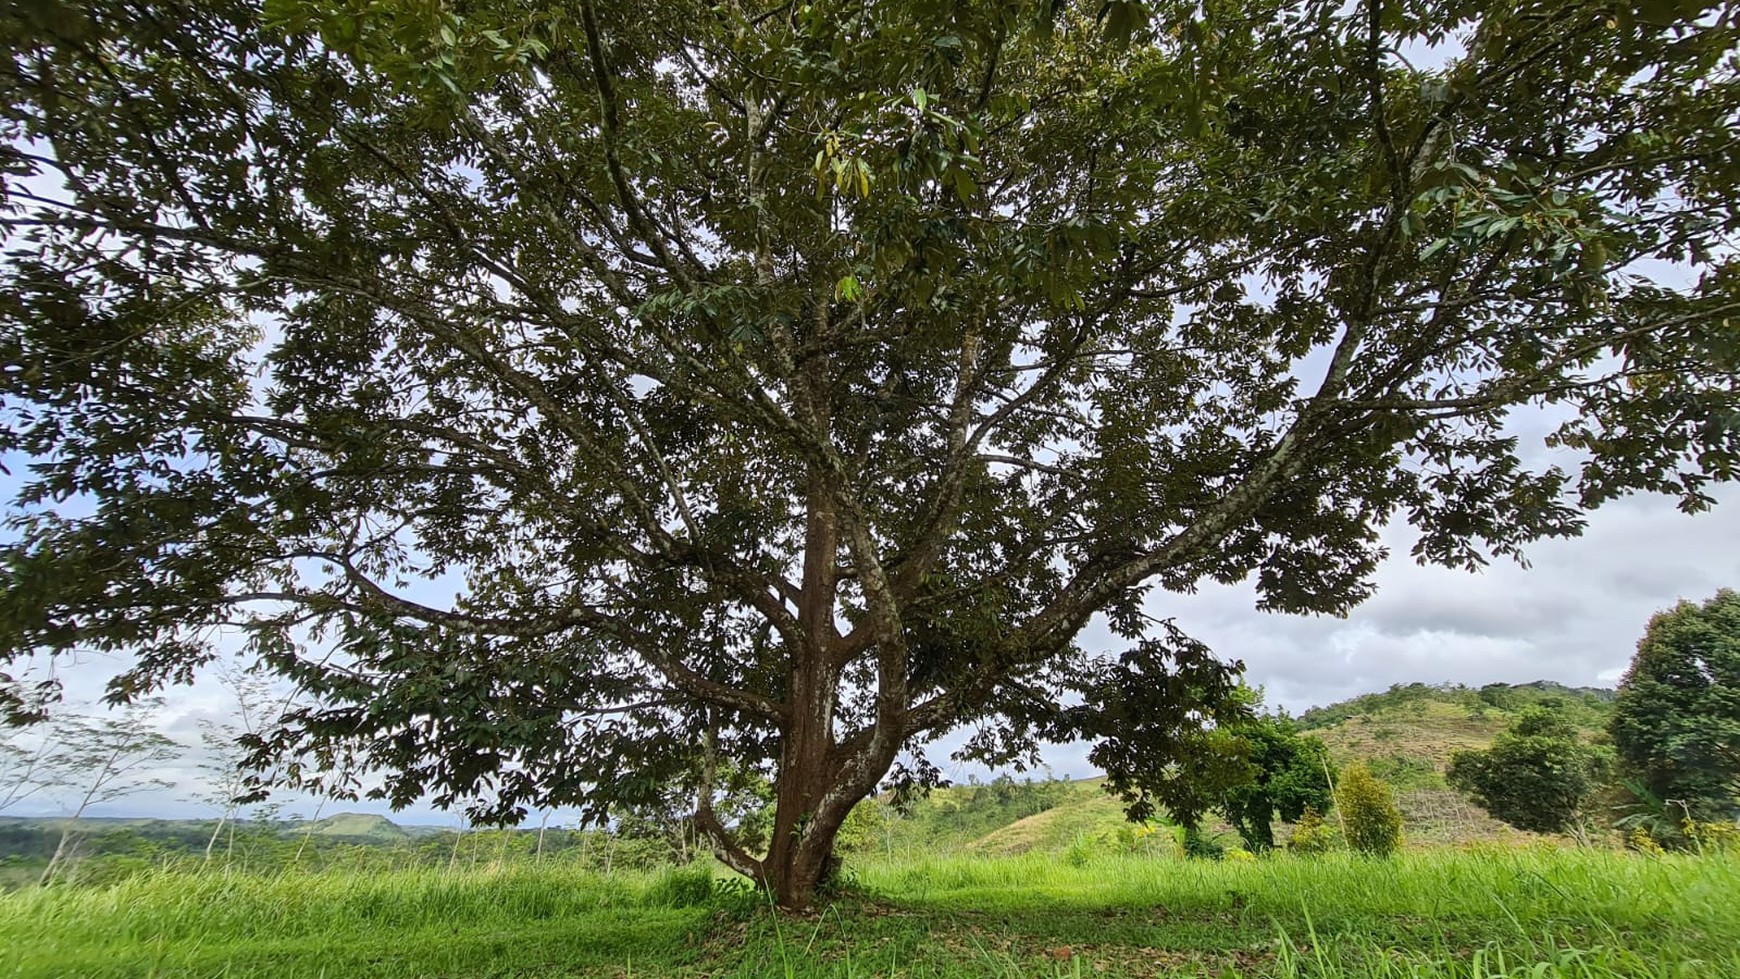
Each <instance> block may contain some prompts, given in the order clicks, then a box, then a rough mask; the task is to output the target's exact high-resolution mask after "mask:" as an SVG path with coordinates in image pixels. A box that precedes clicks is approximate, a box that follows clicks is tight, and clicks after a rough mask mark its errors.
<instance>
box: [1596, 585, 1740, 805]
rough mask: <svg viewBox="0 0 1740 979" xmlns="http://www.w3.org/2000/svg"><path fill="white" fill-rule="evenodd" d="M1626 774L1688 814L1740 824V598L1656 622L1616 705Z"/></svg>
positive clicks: (1688, 606) (1661, 616)
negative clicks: (1739, 787)
mask: <svg viewBox="0 0 1740 979" xmlns="http://www.w3.org/2000/svg"><path fill="white" fill-rule="evenodd" d="M1611 725H1612V726H1611V731H1612V732H1613V746H1614V750H1615V753H1616V754H1617V756H1618V760H1619V767H1620V771H1621V774H1622V775H1624V776H1625V777H1627V778H1628V779H1629V780H1632V781H1635V782H1636V783H1637V784H1638V785H1639V786H1641V788H1642V789H1644V790H1647V791H1645V792H1635V793H1634V794H1636V795H1638V796H1639V797H1640V798H1649V797H1655V798H1659V799H1662V800H1664V801H1665V802H1667V803H1670V804H1677V805H1679V806H1680V807H1681V808H1682V809H1683V810H1684V816H1685V818H1686V819H1695V820H1700V821H1702V820H1713V819H1726V818H1731V817H1732V816H1733V815H1734V814H1735V812H1736V810H1737V809H1740V803H1737V802H1736V799H1735V788H1736V786H1735V782H1736V779H1737V778H1740V593H1737V592H1735V591H1734V590H1733V589H1728V588H1724V589H1723V590H1721V591H1719V592H1717V593H1716V595H1715V597H1713V598H1711V599H1710V600H1709V601H1706V602H1705V603H1703V604H1702V605H1696V604H1693V603H1692V602H1680V603H1679V604H1678V605H1675V606H1674V607H1673V608H1672V609H1669V610H1668V611H1665V612H1661V613H1658V614H1657V615H1655V616H1654V617H1653V618H1651V619H1650V620H1649V627H1648V628H1647V629H1646V630H1645V631H1644V634H1643V638H1642V639H1641V640H1639V641H1638V643H1637V655H1636V656H1635V657H1633V658H1632V661H1631V668H1630V669H1629V670H1627V671H1626V674H1625V677H1624V679H1622V680H1620V682H1619V695H1618V697H1617V698H1616V700H1615V703H1614V712H1613V720H1612V722H1611Z"/></svg>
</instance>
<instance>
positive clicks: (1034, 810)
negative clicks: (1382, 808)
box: [876, 681, 1613, 856]
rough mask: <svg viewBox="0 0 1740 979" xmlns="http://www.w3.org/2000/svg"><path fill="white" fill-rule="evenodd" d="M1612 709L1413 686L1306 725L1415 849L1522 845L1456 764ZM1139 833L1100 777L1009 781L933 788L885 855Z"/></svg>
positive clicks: (1102, 839)
mask: <svg viewBox="0 0 1740 979" xmlns="http://www.w3.org/2000/svg"><path fill="white" fill-rule="evenodd" d="M1612 701H1613V692H1612V691H1611V690H1602V689H1596V688H1590V687H1566V686H1562V685H1560V684H1557V683H1552V682H1548V681H1536V682H1534V683H1525V684H1504V683H1495V684H1489V685H1487V686H1484V687H1479V688H1474V687H1465V686H1460V685H1449V684H1443V685H1430V684H1424V683H1413V684H1406V685H1398V686H1395V687H1391V688H1390V689H1389V690H1386V691H1383V692H1381V693H1372V694H1364V695H1362V696H1358V697H1354V698H1351V699H1349V700H1345V701H1342V702H1340V703H1336V704H1331V705H1329V706H1326V707H1318V708H1313V709H1311V710H1308V711H1306V712H1305V713H1304V714H1303V715H1301V716H1300V717H1299V718H1298V721H1299V724H1300V726H1301V727H1302V728H1303V729H1305V730H1306V731H1307V732H1309V733H1310V734H1313V735H1315V736H1317V737H1320V738H1322V739H1323V741H1324V742H1325V743H1326V744H1328V746H1329V751H1330V755H1331V757H1333V758H1334V760H1335V762H1336V764H1337V765H1346V764H1349V763H1351V762H1353V761H1359V760H1363V761H1365V762H1366V763H1367V764H1368V765H1370V766H1371V768H1372V770H1373V771H1375V772H1376V773H1377V774H1378V776H1379V777H1380V778H1382V779H1384V780H1385V781H1386V782H1388V783H1389V784H1390V785H1391V786H1392V787H1393V788H1394V789H1395V790H1396V795H1397V804H1398V805H1399V806H1400V807H1401V809H1402V814H1403V817H1404V819H1405V820H1406V831H1407V834H1408V838H1409V840H1410V841H1411V842H1412V843H1414V844H1415V845H1420V846H1432V845H1441V844H1456V843H1468V842H1474V841H1490V842H1506V843H1521V842H1527V841H1529V840H1532V839H1539V837H1538V836H1536V835H1535V834H1531V833H1524V832H1520V831H1518V830H1515V829H1512V828H1510V827H1508V826H1506V825H1504V824H1503V823H1500V822H1498V821H1497V820H1494V819H1492V818H1491V817H1489V816H1487V815H1486V813H1485V812H1483V811H1481V810H1480V809H1478V808H1477V807H1475V806H1474V805H1473V804H1471V803H1469V802H1468V801H1467V800H1466V799H1464V798H1462V797H1461V796H1460V795H1459V794H1458V793H1456V792H1453V791H1451V790H1450V789H1449V788H1448V787H1447V786H1446V785H1445V782H1444V772H1445V769H1447V768H1448V767H1449V764H1450V758H1451V756H1452V755H1454V754H1455V753H1456V752H1457V751H1462V750H1469V749H1480V748H1485V747H1487V746H1488V745H1490V744H1491V743H1492V739H1493V737H1494V736H1496V735H1497V734H1498V733H1499V732H1500V731H1503V730H1504V729H1505V728H1507V727H1509V726H1510V725H1511V724H1512V723H1514V722H1515V721H1516V719H1517V718H1518V717H1519V716H1520V715H1521V713H1522V711H1523V710H1525V709H1527V708H1529V707H1532V706H1537V705H1540V706H1547V707H1550V708H1552V709H1555V710H1559V711H1562V712H1563V713H1564V714H1565V716H1566V717H1568V718H1569V719H1570V720H1571V722H1572V723H1573V724H1574V725H1575V726H1577V727H1578V728H1579V729H1581V730H1582V731H1583V732H1584V733H1585V735H1587V736H1589V737H1600V736H1601V732H1602V730H1603V729H1604V728H1605V726H1606V723H1607V718H1608V717H1609V716H1610V715H1611V712H1612ZM1211 828H1212V827H1211ZM1220 829H1221V830H1222V831H1223V832H1224V831H1225V828H1224V827H1221V828H1220ZM1131 834H1132V827H1130V826H1129V824H1128V823H1127V822H1126V821H1125V819H1124V814H1123V809H1122V806H1121V805H1120V803H1119V802H1118V800H1116V799H1115V798H1113V797H1111V796H1109V795H1107V794H1106V792H1105V791H1104V788H1103V786H1102V780H1100V779H1086V780H1080V781H1056V780H1051V781H1016V780H1014V779H1009V778H1001V779H998V780H996V781H993V782H990V783H972V784H968V785H961V786H954V787H951V788H944V789H937V790H935V791H934V792H932V793H931V794H930V796H929V797H927V798H926V799H924V800H922V801H921V802H920V803H919V804H918V805H917V807H916V808H915V809H914V810H913V811H912V812H911V813H910V814H908V815H906V816H904V817H897V818H894V819H892V820H890V822H889V823H888V825H887V826H886V827H885V828H884V830H883V833H882V839H881V840H880V841H879V842H878V845H877V847H876V849H878V850H883V851H885V852H887V853H890V854H905V855H909V856H910V855H915V854H918V853H923V852H930V853H940V854H955V853H959V854H984V855H996V856H1005V855H1014V854H1021V853H1029V852H1038V853H1062V852H1064V851H1066V850H1068V849H1070V848H1071V847H1073V846H1081V845H1083V844H1086V845H1088V846H1091V847H1095V848H1099V849H1107V848H1111V849H1129V848H1130V847H1132V846H1133V845H1135V843H1134V842H1133V841H1132V839H1131ZM1162 842H1163V841H1162Z"/></svg>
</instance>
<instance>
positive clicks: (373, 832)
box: [305, 812, 411, 843]
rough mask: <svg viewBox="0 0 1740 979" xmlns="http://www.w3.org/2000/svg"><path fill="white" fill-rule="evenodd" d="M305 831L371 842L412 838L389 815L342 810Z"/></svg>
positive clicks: (388, 841) (391, 841)
mask: <svg viewBox="0 0 1740 979" xmlns="http://www.w3.org/2000/svg"><path fill="white" fill-rule="evenodd" d="M305 831H306V832H308V833H312V834H313V835H315V836H326V837H336V838H342V839H345V840H355V841H367V842H371V843H396V842H400V841H403V840H408V839H410V838H411V834H410V833H408V832H406V831H405V828H404V827H402V826H400V825H399V824H397V823H395V822H393V821H392V820H390V819H388V818H387V817H385V816H377V815H374V814H372V813H362V812H341V813H339V814H337V815H335V816H328V817H326V818H325V819H322V820H319V821H317V822H315V823H313V824H311V825H309V826H308V827H307V829H306V830H305Z"/></svg>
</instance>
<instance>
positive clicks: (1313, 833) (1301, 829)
mask: <svg viewBox="0 0 1740 979" xmlns="http://www.w3.org/2000/svg"><path fill="white" fill-rule="evenodd" d="M1287 849H1289V850H1291V851H1293V852H1294V853H1299V854H1304V855H1305V856H1316V855H1318V854H1320V853H1328V852H1329V851H1330V850H1333V849H1335V830H1334V829H1333V828H1331V827H1330V825H1329V824H1328V823H1326V822H1324V821H1323V817H1322V816H1320V815H1318V814H1317V810H1316V809H1312V808H1307V809H1306V810H1305V814H1304V815H1303V816H1300V817H1299V822H1298V823H1296V824H1294V826H1293V835H1292V836H1291V837H1290V838H1288V840H1287Z"/></svg>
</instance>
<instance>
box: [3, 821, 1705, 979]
mask: <svg viewBox="0 0 1740 979" xmlns="http://www.w3.org/2000/svg"><path fill="white" fill-rule="evenodd" d="M850 874H851V878H852V881H853V883H852V886H851V889H850V890H849V891H848V892H847V894H846V896H843V897H839V898H837V899H835V900H834V901H833V902H832V903H830V904H828V905H826V906H825V907H824V908H823V909H822V910H820V911H818V912H817V913H816V914H812V915H808V916H786V915H776V914H773V913H771V912H769V911H767V910H766V909H764V908H761V907H759V906H758V905H757V903H756V899H755V898H754V897H753V896H752V895H750V894H748V893H747V892H746V891H744V890H743V889H741V888H737V887H733V886H730V885H729V884H721V883H719V882H716V881H713V880H712V879H711V878H710V877H709V876H708V872H706V871H695V870H691V871H674V872H667V873H665V874H660V875H650V874H649V875H638V876H636V875H628V876H624V875H616V876H612V877H603V876H599V875H597V874H592V873H585V872H580V871H576V870H573V869H571V868H566V867H563V866H560V865H551V864H544V865H541V866H540V865H534V864H530V863H526V864H522V865H515V866H510V867H508V868H506V869H500V870H488V869H463V870H455V871H446V870H399V871H389V872H374V873H368V874H362V873H356V872H344V871H340V870H326V871H322V872H318V873H292V874H279V875H273V876H250V875H242V874H229V875H226V874H223V873H221V872H210V873H187V872H175V873H169V872H165V873H154V874H149V875H144V876H140V877H137V878H134V879H131V880H127V881H124V882H122V883H119V884H116V885H114V886H112V887H108V888H102V889H97V888H90V889H81V888H67V889H54V890H47V891H32V890H27V891H21V892H18V893H15V894H11V895H7V896H5V897H3V898H0V977H18V979H24V977H31V979H37V977H50V976H53V977H79V979H110V977H123V976H125V977H146V976H150V977H162V979H170V977H175V979H196V977H197V979H207V977H210V979H218V977H223V979H248V977H262V979H263V977H273V979H300V977H332V979H340V977H358V979H408V977H427V979H435V977H443V979H471V977H504V979H505V977H513V979H534V977H557V976H644V977H676V976H683V977H691V979H700V977H702V976H706V977H708V979H727V977H749V976H756V977H760V976H778V977H791V979H798V977H803V979H822V977H828V979H848V977H867V976H902V977H909V979H921V977H938V979H940V977H953V976H970V977H981V976H983V977H999V979H1015V977H1060V976H1072V977H1073V976H1110V977H1133V976H1144V977H1147V976H1208V977H1227V979H1235V977H1236V979H1250V977H1272V979H1293V977H1314V979H1401V977H1431V979H1439V977H1442V979H1496V977H1500V976H1502V977H1507V979H1524V977H1527V979H1618V977H1649V979H1690V977H1702V976H1710V977H1727V976H1735V975H1740V951H1737V950H1740V907H1736V904H1735V900H1734V898H1735V896H1736V895H1740V857H1735V856H1733V855H1727V856H1710V857H1702V858H1697V857H1667V858H1654V859H1652V858H1646V857H1641V856H1636V855H1630V854H1625V853H1619V852H1606V851H1600V852H1598V851H1576V850H1546V849H1529V850H1519V851H1501V850H1483V851H1476V852H1458V851H1450V850H1442V851H1433V852H1421V853H1409V854H1406V855H1403V856H1401V857H1399V858H1396V859H1394V860H1390V861H1372V860H1367V859H1361V858H1357V857H1352V856H1346V855H1337V856H1331V857H1328V858H1323V859H1318V860H1304V859H1296V858H1290V857H1285V856H1282V857H1276V858H1272V859H1265V860H1259V861H1253V862H1243V863H1219V864H1212V863H1199V862H1182V861H1177V860H1171V859H1157V858H1148V857H1097V858H1092V859H1089V860H1087V861H1085V862H1083V863H1082V864H1081V865H1080V866H1069V865H1067V864H1060V863H1058V862H1057V861H1056V860H1055V859H1053V858H1049V857H1045V856H1042V855H1038V854H1029V855H1025V856H1015V857H1001V858H985V857H971V856H957V857H946V858H941V857H939V858H932V859H919V860H895V861H874V860H870V861H864V862H861V863H859V864H857V865H855V866H853V867H852V868H851V871H850Z"/></svg>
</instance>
